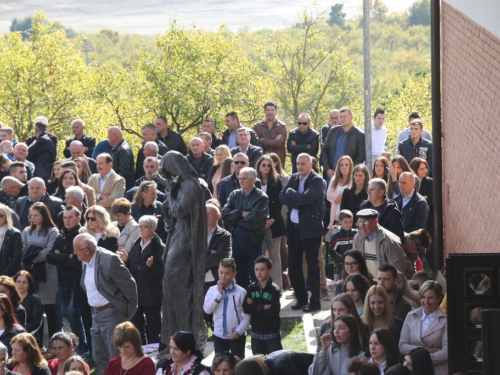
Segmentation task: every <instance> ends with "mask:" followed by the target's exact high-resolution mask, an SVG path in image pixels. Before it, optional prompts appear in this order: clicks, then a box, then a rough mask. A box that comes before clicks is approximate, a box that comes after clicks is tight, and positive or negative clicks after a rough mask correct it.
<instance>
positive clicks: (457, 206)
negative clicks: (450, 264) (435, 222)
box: [442, 1, 500, 256]
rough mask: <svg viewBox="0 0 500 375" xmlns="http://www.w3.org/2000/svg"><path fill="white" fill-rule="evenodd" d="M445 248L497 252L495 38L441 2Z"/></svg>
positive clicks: (499, 69) (499, 58) (499, 78)
mask: <svg viewBox="0 0 500 375" xmlns="http://www.w3.org/2000/svg"><path fill="white" fill-rule="evenodd" d="M442 98H443V102H442V106H443V112H442V116H443V117H442V120H443V213H444V231H445V235H444V236H445V238H444V250H445V256H446V254H447V253H483V252H500V170H499V165H500V39H498V38H497V37H495V36H494V35H492V34H491V33H489V32H488V31H487V30H485V29H484V28H482V27H481V26H480V25H478V24H477V23H475V22H474V21H472V20H471V19H470V18H468V17H467V16H466V15H465V14H463V13H461V12H459V11H457V10H456V9H455V8H453V7H452V6H450V5H449V4H447V3H446V2H444V1H443V2H442Z"/></svg>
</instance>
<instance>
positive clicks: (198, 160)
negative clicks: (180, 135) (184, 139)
mask: <svg viewBox="0 0 500 375" xmlns="http://www.w3.org/2000/svg"><path fill="white" fill-rule="evenodd" d="M187 160H188V162H189V164H191V167H193V169H194V170H195V172H196V173H197V174H198V177H199V178H202V179H204V180H205V181H206V180H207V178H208V173H209V172H210V170H211V169H212V166H213V165H214V158H213V156H211V155H209V154H207V153H206V152H205V151H203V139H201V138H199V137H194V138H192V139H191V141H190V142H189V154H188V156H187Z"/></svg>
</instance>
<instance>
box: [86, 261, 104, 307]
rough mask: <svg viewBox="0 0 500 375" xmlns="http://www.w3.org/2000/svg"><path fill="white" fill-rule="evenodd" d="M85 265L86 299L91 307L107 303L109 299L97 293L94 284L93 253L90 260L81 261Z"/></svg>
mask: <svg viewBox="0 0 500 375" xmlns="http://www.w3.org/2000/svg"><path fill="white" fill-rule="evenodd" d="M83 264H85V265H86V266H87V269H86V270H85V279H84V283H85V289H87V300H88V301H89V305H90V306H92V307H100V306H104V305H107V304H108V303H109V301H108V300H107V299H106V298H104V296H103V295H102V294H101V293H99V291H98V290H97V286H96V285H95V253H94V256H93V257H92V259H91V260H90V262H88V263H86V262H83Z"/></svg>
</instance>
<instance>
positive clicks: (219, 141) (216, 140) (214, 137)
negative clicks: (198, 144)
mask: <svg viewBox="0 0 500 375" xmlns="http://www.w3.org/2000/svg"><path fill="white" fill-rule="evenodd" d="M221 144H222V139H220V138H219V137H217V135H216V134H215V133H212V148H213V149H214V150H215V149H216V148H217V147H219V146H220V145H221Z"/></svg>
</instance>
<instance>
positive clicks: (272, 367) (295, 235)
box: [0, 101, 447, 375]
mask: <svg viewBox="0 0 500 375" xmlns="http://www.w3.org/2000/svg"><path fill="white" fill-rule="evenodd" d="M263 109H264V116H265V118H264V119H263V120H262V121H260V122H259V123H257V124H255V126H254V127H253V129H250V128H247V127H244V126H243V125H242V124H241V122H240V119H239V117H238V114H237V113H236V112H230V113H228V114H227V115H226V117H225V126H226V129H225V130H224V132H223V133H222V135H221V137H220V138H219V136H218V135H217V132H216V124H215V121H214V120H212V119H210V118H206V119H205V120H204V121H203V125H202V132H200V133H199V134H198V136H196V137H193V138H192V139H190V140H189V142H188V147H187V146H186V143H185V142H184V140H183V138H182V136H181V135H180V134H179V133H176V132H174V131H173V130H171V129H170V127H169V123H168V119H167V118H166V117H164V116H158V117H157V118H156V120H155V123H154V124H153V123H151V124H146V125H144V126H143V127H142V133H141V134H142V141H143V145H142V147H141V149H140V150H139V151H138V153H137V157H136V158H134V153H133V150H132V148H131V147H130V145H129V144H128V142H127V141H126V140H125V139H124V137H123V133H122V131H121V129H120V128H119V127H116V126H113V127H111V128H109V129H108V138H107V139H103V140H100V141H99V142H97V143H96V139H95V138H93V137H91V136H89V135H88V134H86V132H85V124H84V121H82V120H79V119H77V120H74V121H73V122H72V123H71V130H72V132H73V137H71V138H68V139H66V140H65V145H64V146H61V143H62V142H60V141H59V139H58V137H57V136H55V135H54V134H51V133H50V132H49V121H48V120H47V119H46V118H45V117H38V118H37V119H36V120H35V125H34V129H35V134H34V135H33V136H31V137H29V138H28V139H26V140H25V142H20V141H19V140H17V139H16V135H15V133H14V130H13V129H12V128H11V127H8V126H2V127H1V128H0V139H1V143H0V151H1V152H0V178H1V182H0V185H1V190H0V249H1V253H0V274H1V275H2V276H1V277H0V311H1V313H0V332H2V333H1V334H0V342H1V343H2V344H3V345H0V356H2V353H4V354H5V359H7V358H8V357H11V358H10V360H9V361H8V363H7V367H8V369H9V370H11V371H13V372H14V373H20V374H23V375H24V374H47V375H48V374H49V373H51V374H53V375H55V374H59V375H62V374H65V373H69V374H73V373H74V371H76V372H79V373H81V374H89V364H90V365H91V366H93V367H95V373H96V374H97V375H102V374H107V375H108V374H109V375H114V374H120V375H124V374H125V373H128V374H129V375H132V374H172V375H183V374H188V373H189V374H203V375H206V374H208V373H211V372H212V373H215V374H224V375H230V374H232V373H236V374H246V373H248V374H250V373H252V374H255V373H272V374H281V373H291V372H290V366H292V367H293V368H294V370H295V371H296V373H297V374H300V373H305V372H307V371H308V372H309V374H311V375H312V374H324V373H330V374H335V375H340V374H348V373H349V374H351V373H352V374H361V373H363V374H365V373H366V374H368V373H369V372H360V371H365V370H366V369H368V370H366V371H369V369H370V368H371V369H372V370H373V369H376V370H377V371H379V372H378V373H381V374H384V373H385V374H390V373H396V372H390V371H391V370H396V369H397V368H399V366H398V364H402V363H403V361H404V362H405V366H406V367H407V368H410V369H412V368H413V369H412V370H411V371H413V374H421V373H422V374H423V373H425V374H430V373H431V372H422V370H419V366H420V365H421V363H423V362H422V361H424V360H423V359H421V358H423V357H426V358H427V357H429V358H427V359H425V360H427V361H428V362H429V361H430V362H429V363H430V364H431V365H430V366H431V367H430V368H432V369H433V371H435V373H436V374H445V373H446V362H447V342H446V338H447V334H446V315H445V313H444V312H443V311H442V310H441V309H440V308H439V303H440V301H441V299H442V297H443V292H442V289H441V287H440V285H439V284H437V283H436V282H435V281H432V280H427V281H425V279H426V277H424V274H425V272H424V271H423V264H424V261H425V262H426V264H427V266H428V269H434V254H433V248H432V240H431V239H432V215H429V212H430V211H431V210H432V178H431V177H430V175H431V172H432V141H431V140H430V139H429V138H430V135H429V134H428V132H426V131H425V130H424V129H423V123H422V121H421V119H420V116H419V115H418V113H416V112H413V113H411V114H410V115H409V124H408V129H405V130H404V131H403V132H402V134H400V139H398V141H399V143H398V147H397V155H394V157H393V158H391V154H390V153H388V152H386V151H385V150H386V149H385V144H386V138H387V129H386V127H385V126H384V120H385V111H384V110H383V109H381V108H378V109H377V110H376V111H375V113H374V117H373V123H372V155H371V158H372V159H373V166H369V165H365V164H364V162H365V160H366V157H365V137H364V134H363V131H362V130H361V129H359V128H358V127H357V126H356V125H354V124H353V115H352V111H351V110H350V109H349V108H347V107H343V108H341V109H340V110H337V109H335V110H332V111H331V112H330V114H329V123H328V124H326V125H324V126H323V127H322V128H321V129H320V130H319V131H316V130H314V129H313V127H312V124H311V117H310V116H309V115H308V114H306V113H302V114H300V115H299V116H298V118H297V120H296V121H297V127H296V128H294V129H293V130H290V131H289V128H288V127H287V125H286V124H285V123H284V122H283V121H281V120H279V119H278V106H277V104H276V103H275V102H272V101H269V102H267V103H265V105H264V108H263ZM62 147H64V148H63V149H62V150H60V148H62ZM59 151H62V154H63V155H64V157H65V158H64V159H58V158H57V155H59V154H60V152H59ZM169 151H177V152H179V153H180V154H182V155H184V156H185V158H186V159H185V160H186V165H187V163H188V164H189V165H190V167H192V169H193V171H194V172H193V173H195V174H196V175H197V176H198V180H199V184H200V187H201V189H202V191H203V194H204V197H205V200H206V220H207V233H206V234H205V233H203V234H202V235H203V236H205V235H206V243H207V252H206V258H205V260H204V261H205V263H206V267H205V300H204V303H203V302H202V301H200V303H203V310H204V312H205V321H206V324H207V326H208V327H210V328H211V330H212V331H213V341H214V350H215V352H216V357H215V359H214V362H213V366H212V368H211V369H210V368H208V367H205V366H203V365H202V364H201V360H202V359H203V353H202V352H201V351H200V349H199V348H198V345H197V343H196V340H195V338H194V336H193V334H192V333H190V332H185V331H179V332H177V333H175V334H174V335H173V336H172V337H170V341H169V342H160V341H161V340H160V336H159V334H160V332H161V330H162V317H161V307H162V303H164V291H163V288H164V285H163V283H162V279H163V275H164V273H166V272H167V271H166V270H165V266H164V260H163V256H164V254H165V252H167V251H168V249H166V247H168V246H166V245H165V243H168V241H167V236H168V223H167V220H166V218H165V216H164V213H163V212H162V203H163V202H165V201H169V199H170V197H169V194H170V188H169V186H168V183H167V182H165V181H166V180H165V178H164V176H161V175H160V174H159V173H158V172H159V167H160V162H161V158H162V156H163V155H165V154H167V153H168V152H169ZM171 154H172V153H171ZM287 157H289V159H290V162H291V163H290V165H291V171H290V172H291V174H287V163H286V158H287ZM183 160H184V159H183ZM188 168H189V167H188ZM354 226H356V227H357V228H358V229H355V228H354ZM325 234H326V235H325ZM325 242H326V243H327V246H326V249H327V250H326V251H327V253H328V254H327V255H329V256H331V259H333V262H334V263H335V267H336V270H337V272H336V276H335V277H334V276H333V275H330V274H329V277H331V278H334V279H336V286H335V291H330V290H329V288H328V287H327V277H326V269H329V268H330V267H329V265H326V264H325V260H324V255H325V254H324V251H323V250H324V243H325ZM286 270H287V272H286ZM415 271H417V273H415ZM425 276H427V279H428V278H429V276H428V275H427V274H425ZM431 276H432V275H431ZM412 277H413V278H415V280H413V279H412ZM422 281H425V282H423V283H422ZM290 283H291V287H292V288H293V296H294V298H295V303H294V304H293V305H292V306H291V309H293V310H297V311H303V312H306V313H314V312H316V311H318V310H320V309H321V300H327V301H329V300H331V298H332V297H334V298H333V302H332V304H331V319H330V320H329V321H328V322H325V323H324V324H323V325H322V326H321V329H320V336H319V346H318V352H317V354H316V355H314V356H312V355H309V354H306V353H294V352H289V351H286V350H283V346H282V343H281V334H280V310H281V304H280V297H281V295H282V293H283V292H284V291H285V290H286V289H287V288H289V284H290ZM412 287H413V288H420V291H419V293H420V294H419V295H418V294H417V292H415V291H414V290H413V289H412ZM332 294H334V296H332ZM165 303H167V302H165ZM44 314H45V316H46V322H47V328H48V329H47V331H48V334H49V339H50V344H49V347H48V348H45V347H44V346H43V343H44V337H43V332H44V318H43V315H44ZM64 318H66V319H67V321H68V323H69V325H70V328H71V332H64V331H63V326H64ZM249 328H250V332H251V333H250V335H251V347H252V352H253V355H254V356H252V357H251V358H247V359H245V344H246V341H247V338H246V335H247V330H248V329H249ZM154 343H157V344H159V350H164V351H166V352H170V354H169V356H167V357H163V358H161V359H160V361H159V362H158V363H157V364H156V366H155V364H154V362H153V361H152V360H151V359H150V358H149V357H148V356H146V355H145V354H144V351H143V348H142V346H143V345H148V344H154ZM422 348H424V349H425V350H424V351H425V352H426V353H427V354H428V355H427V356H426V355H424V354H422V353H421V352H422V350H420V349H422ZM285 349H286V348H285ZM415 353H417V354H415ZM264 356H267V357H264ZM45 357H47V358H50V357H54V358H51V359H50V360H49V361H48V362H47V361H46V360H45ZM416 358H418V360H417V359H416ZM240 360H241V362H239V361H240ZM0 362H1V361H0ZM238 362H239V363H238ZM417 362H418V363H417ZM2 363H4V362H1V363H0V367H1V366H2ZM363 366H365V367H366V366H367V367H366V369H365V370H359V369H363V368H364V367H363ZM393 367H394V369H393ZM257 368H260V371H262V372H256V371H257V370H256V369H257ZM0 371H1V370H0ZM286 371H288V372H286ZM401 371H404V370H401ZM426 371H427V370H426ZM428 371H430V370H428ZM401 373H403V372H401Z"/></svg>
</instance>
